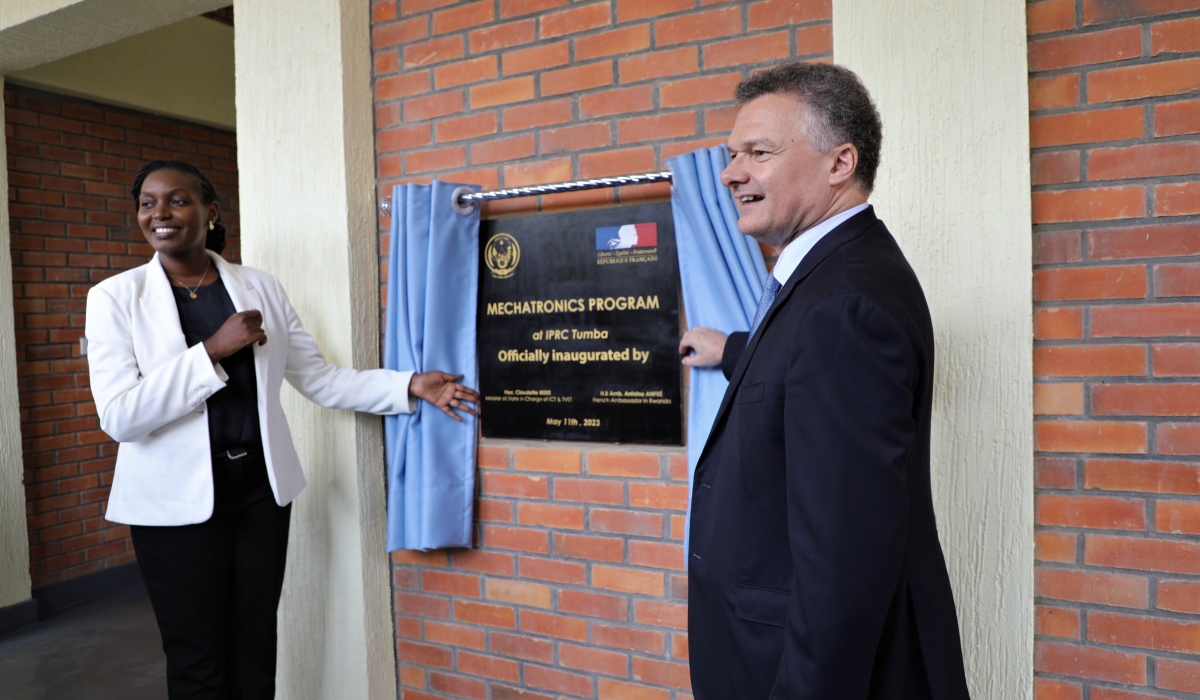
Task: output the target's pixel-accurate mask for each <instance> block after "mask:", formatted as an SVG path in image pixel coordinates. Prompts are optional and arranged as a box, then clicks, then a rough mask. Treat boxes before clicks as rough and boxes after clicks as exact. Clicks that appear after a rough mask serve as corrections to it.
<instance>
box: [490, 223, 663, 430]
mask: <svg viewBox="0 0 1200 700" xmlns="http://www.w3.org/2000/svg"><path fill="white" fill-rule="evenodd" d="M480 234H481V236H482V238H481V241H480V250H481V255H482V257H483V259H482V261H481V263H482V264H481V265H480V266H479V269H480V275H481V280H480V285H479V290H480V300H479V333H478V337H479V391H480V394H481V396H482V403H481V408H482V413H481V416H480V426H481V429H482V431H483V436H484V437H489V438H542V439H547V440H587V441H592V442H631V443H648V444H662V445H678V444H680V443H681V442H682V436H683V412H682V406H681V402H680V393H681V389H680V381H681V378H682V373H681V369H680V363H679V353H678V347H679V270H678V262H677V258H676V257H675V231H674V227H673V225H672V219H671V206H670V204H667V203H663V204H644V205H636V206H625V207H612V208H609V209H599V210H590V211H578V212H566V213H559V214H541V215H537V216H526V217H518V218H511V219H499V220H494V221H484V222H482V223H481V225H480Z"/></svg>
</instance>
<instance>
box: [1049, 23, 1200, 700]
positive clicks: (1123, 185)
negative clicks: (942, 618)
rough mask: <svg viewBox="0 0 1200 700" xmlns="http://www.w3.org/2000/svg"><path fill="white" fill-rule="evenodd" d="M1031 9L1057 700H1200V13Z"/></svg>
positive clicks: (1053, 699) (1052, 665) (1052, 679)
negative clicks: (1199, 699)
mask: <svg viewBox="0 0 1200 700" xmlns="http://www.w3.org/2000/svg"><path fill="white" fill-rule="evenodd" d="M1028 10H1029V34H1030V37H1029V69H1030V72H1031V75H1030V103H1031V104H1030V108H1031V109H1032V110H1033V112H1032V117H1031V119H1030V127H1031V128H1030V136H1031V141H1032V146H1033V154H1032V166H1033V185H1034V187H1033V215H1034V224H1035V225H1034V235H1035V246H1034V248H1035V260H1034V299H1035V304H1034V305H1035V308H1034V324H1035V329H1034V337H1035V347H1034V375H1035V382H1036V383H1035V386H1034V408H1035V413H1036V414H1037V419H1036V423H1035V434H1036V449H1037V465H1036V474H1037V477H1036V478H1037V481H1036V486H1037V513H1036V523H1037V525H1036V533H1035V535H1036V542H1037V560H1038V563H1037V571H1036V595H1037V611H1036V613H1037V616H1036V620H1037V642H1036V660H1035V667H1036V672H1037V681H1036V695H1037V698H1038V699H1039V700H1070V699H1080V698H1090V700H1149V699H1151V698H1166V697H1171V698H1175V697H1178V698H1182V697H1194V696H1193V695H1187V694H1188V693H1200V541H1197V539H1196V537H1195V536H1196V535H1197V534H1200V498H1198V496H1200V421H1197V419H1196V417H1197V416H1200V379H1198V377H1200V342H1197V340H1198V337H1197V336H1200V299H1198V298H1197V297H1200V177H1198V175H1200V99H1197V98H1200V3H1197V2H1195V0H1040V1H1039V2H1035V3H1031V4H1030V5H1029V7H1028Z"/></svg>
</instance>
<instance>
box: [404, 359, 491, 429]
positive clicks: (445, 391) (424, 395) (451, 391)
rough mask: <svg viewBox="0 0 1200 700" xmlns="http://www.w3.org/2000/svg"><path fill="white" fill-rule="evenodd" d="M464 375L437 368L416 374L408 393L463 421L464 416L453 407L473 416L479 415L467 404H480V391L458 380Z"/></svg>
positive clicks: (410, 383)
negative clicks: (469, 387)
mask: <svg viewBox="0 0 1200 700" xmlns="http://www.w3.org/2000/svg"><path fill="white" fill-rule="evenodd" d="M462 377H463V376H462V375H461V374H446V373H445V372H438V371H436V370H435V371H433V372H422V373H420V374H414V375H413V378H412V381H410V382H409V384H408V393H409V394H410V395H412V396H415V397H417V398H418V399H424V400H425V401H428V402H429V403H431V404H433V405H434V406H437V407H438V409H440V410H441V411H442V412H443V413H445V414H446V415H448V416H450V417H451V418H453V419H454V420H456V421H458V422H459V423H461V422H462V418H461V417H460V416H459V415H458V414H457V413H455V412H454V411H453V409H458V410H460V411H465V412H467V413H470V414H471V415H473V416H475V415H479V414H477V413H475V411H474V409H472V408H471V407H470V406H468V405H467V404H468V403H471V404H476V405H478V404H479V392H477V391H475V390H474V389H468V388H467V387H465V386H463V385H462V384H459V383H458V380H460V379H462Z"/></svg>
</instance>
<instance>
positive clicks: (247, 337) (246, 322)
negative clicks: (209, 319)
mask: <svg viewBox="0 0 1200 700" xmlns="http://www.w3.org/2000/svg"><path fill="white" fill-rule="evenodd" d="M262 324H263V317H262V312H259V311H254V310H250V311H241V312H239V313H236V314H234V315H232V316H230V317H229V318H227V319H225V323H223V324H221V327H220V328H218V329H217V332H216V333H213V334H212V337H211V338H209V339H208V340H206V341H204V349H205V350H206V351H207V352H208V357H209V359H211V360H212V361H213V364H216V363H217V362H220V361H221V360H224V359H225V358H226V357H229V356H230V355H232V354H233V353H235V352H237V351H238V350H241V349H242V348H244V347H246V346H247V345H251V344H253V343H258V344H259V345H266V344H267V334H266V333H264V332H263V329H262Z"/></svg>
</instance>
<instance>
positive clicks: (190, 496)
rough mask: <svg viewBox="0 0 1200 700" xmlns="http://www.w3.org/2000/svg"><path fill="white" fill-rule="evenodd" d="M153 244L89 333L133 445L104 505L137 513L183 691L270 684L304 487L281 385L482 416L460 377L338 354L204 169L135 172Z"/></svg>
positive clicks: (117, 420) (121, 456)
mask: <svg viewBox="0 0 1200 700" xmlns="http://www.w3.org/2000/svg"><path fill="white" fill-rule="evenodd" d="M133 195H134V202H135V203H136V206H137V212H138V224H139V227H140V228H141V231H142V234H143V235H144V236H145V237H146V241H147V242H148V243H149V244H150V246H151V247H152V248H153V249H154V251H155V255H154V258H153V259H151V260H150V262H148V263H147V264H145V265H142V266H141V267H138V268H135V269H132V270H129V271H127V272H124V273H122V274H119V275H117V276H115V277H112V278H110V279H108V280H105V281H104V282H102V283H100V284H98V285H96V286H95V287H94V288H93V289H92V290H91V292H89V294H88V304H87V322H86V331H85V335H86V336H87V338H88V345H89V352H88V363H89V367H90V370H91V383H92V393H93V396H94V397H95V400H96V409H97V413H98V415H99V418H100V426H101V428H102V429H103V430H104V431H105V432H106V433H108V434H109V435H110V436H112V437H113V438H114V439H115V440H117V441H118V442H120V443H121V444H120V447H119V449H118V452H117V465H116V471H115V473H114V477H113V484H112V491H111V493H110V496H109V501H108V509H107V512H106V514H105V517H106V518H107V519H108V520H111V521H113V522H118V523H125V524H128V525H130V526H131V528H130V531H131V536H132V539H133V545H134V550H135V551H136V553H137V560H138V566H139V567H140V569H141V571H142V576H143V578H144V579H145V581H146V586H147V589H148V590H149V593H150V600H151V603H152V605H153V607H154V613H155V617H156V619H157V621H158V626H159V631H160V632H161V633H162V642H163V650H164V651H165V652H166V656H167V684H168V690H169V692H170V696H171V697H172V698H182V697H187V698H218V697H242V698H271V697H274V694H275V650H276V611H277V609H278V605H279V597H280V590H281V587H282V585H283V573H284V566H285V561H286V555H287V542H288V528H289V518H290V510H291V509H290V505H291V502H292V500H293V499H295V497H296V496H297V495H298V494H299V493H300V491H301V490H302V489H303V488H304V485H305V480H304V474H303V472H302V470H301V467H300V462H299V458H298V456H297V454H296V449H295V446H294V445H293V443H292V439H291V432H290V430H289V428H288V424H287V419H286V417H285V416H284V414H283V409H282V406H281V404H280V398H279V394H280V388H281V386H282V382H283V380H284V379H287V380H288V382H289V383H291V384H292V386H293V387H295V388H296V389H297V390H298V391H299V392H300V393H301V394H303V395H304V396H306V397H308V398H309V399H310V400H312V401H314V402H316V403H318V404H320V405H322V406H325V407H327V408H340V409H346V410H356V411H363V412H367V413H375V414H381V415H386V414H397V413H411V412H413V411H415V410H417V408H418V405H419V404H418V402H417V401H416V399H424V400H425V401H427V402H429V403H430V404H432V405H434V406H436V407H437V408H438V409H440V410H442V411H444V412H446V413H447V414H449V415H450V416H451V417H453V418H455V420H461V418H460V417H459V416H458V415H456V411H465V412H467V413H472V414H473V413H474V410H473V408H472V406H471V404H474V403H475V402H476V401H477V400H478V395H477V394H476V393H475V391H474V390H472V389H469V388H467V387H465V386H463V385H461V384H459V383H458V379H459V378H460V377H458V376H452V375H449V374H445V373H443V372H438V371H432V372H424V373H421V374H414V373H413V372H394V371H390V370H380V369H377V370H365V371H357V370H353V369H345V368H339V367H335V366H333V365H330V364H329V363H327V362H326V361H325V358H324V357H323V355H322V353H321V351H320V349H319V348H318V347H317V344H316V342H315V341H314V340H313V338H312V336H310V335H309V334H308V333H307V332H306V331H305V330H304V327H303V326H302V325H301V323H300V319H299V318H298V317H297V315H296V312H295V310H294V309H293V308H292V306H291V303H290V302H289V300H288V298H287V295H286V294H285V293H284V291H283V288H282V286H281V285H280V284H279V281H278V280H276V279H275V278H274V277H273V276H271V275H269V274H267V273H265V272H261V271H259V270H255V269H252V268H248V267H243V266H240V265H233V264H231V263H228V262H226V261H225V260H224V259H223V258H222V257H221V256H220V254H219V253H220V251H221V250H222V249H223V248H224V229H223V227H221V225H220V223H219V221H220V206H219V204H218V202H217V194H216V190H215V188H214V187H213V185H212V183H211V182H210V181H209V179H208V178H207V177H205V175H204V174H203V173H201V172H200V171H199V170H197V169H196V168H194V167H193V166H191V165H188V164H186V163H181V162H176V161H155V162H153V163H150V164H148V165H147V166H145V167H144V168H143V169H142V171H141V172H139V173H138V175H137V177H136V179H135V181H134V186H133Z"/></svg>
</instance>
